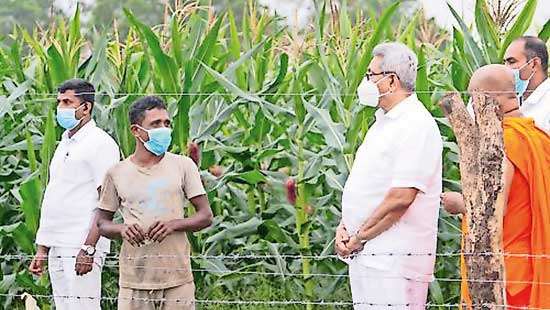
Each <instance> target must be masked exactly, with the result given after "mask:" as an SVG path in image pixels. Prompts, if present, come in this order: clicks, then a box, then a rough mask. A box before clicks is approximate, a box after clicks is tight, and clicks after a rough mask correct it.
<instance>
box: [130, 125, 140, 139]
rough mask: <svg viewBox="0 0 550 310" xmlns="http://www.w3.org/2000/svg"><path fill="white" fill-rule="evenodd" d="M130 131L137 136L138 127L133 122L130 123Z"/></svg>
mask: <svg viewBox="0 0 550 310" xmlns="http://www.w3.org/2000/svg"><path fill="white" fill-rule="evenodd" d="M130 132H131V133H132V135H133V136H134V137H139V128H138V126H136V125H135V124H130Z"/></svg>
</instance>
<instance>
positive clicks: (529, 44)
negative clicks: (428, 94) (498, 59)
mask: <svg viewBox="0 0 550 310" xmlns="http://www.w3.org/2000/svg"><path fill="white" fill-rule="evenodd" d="M504 64H505V65H506V66H508V67H509V68H510V69H512V70H513V71H514V75H515V83H516V93H517V94H518V96H519V98H520V108H519V110H520V112H521V114H523V116H525V117H531V118H533V119H534V120H535V124H536V125H537V126H538V127H539V128H541V129H543V130H545V131H546V132H548V133H550V79H548V49H547V47H546V43H545V42H544V41H542V40H541V39H539V38H537V37H531V36H525V37H520V38H518V39H516V40H514V41H513V42H512V43H511V44H510V46H508V48H507V49H506V52H505V54H504ZM468 112H470V115H472V116H473V115H474V109H473V107H472V105H471V104H468Z"/></svg>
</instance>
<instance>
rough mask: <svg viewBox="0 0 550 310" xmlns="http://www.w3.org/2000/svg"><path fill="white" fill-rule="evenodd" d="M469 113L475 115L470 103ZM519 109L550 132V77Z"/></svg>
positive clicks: (538, 125)
mask: <svg viewBox="0 0 550 310" xmlns="http://www.w3.org/2000/svg"><path fill="white" fill-rule="evenodd" d="M467 110H468V113H470V115H471V116H472V117H474V115H475V114H474V107H473V105H472V104H471V102H470V103H468V106H467ZM519 111H520V112H521V114H523V116H525V117H531V118H533V119H534V120H535V124H536V125H537V127H539V128H541V129H543V130H545V131H546V132H548V133H550V79H548V78H547V79H546V80H545V81H544V82H542V83H541V84H540V85H539V86H538V87H537V88H535V90H534V91H533V92H532V93H531V96H529V97H528V98H527V99H525V100H524V101H523V102H522V104H521V105H520V107H519Z"/></svg>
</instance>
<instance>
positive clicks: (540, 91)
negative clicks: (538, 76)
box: [520, 78, 550, 133]
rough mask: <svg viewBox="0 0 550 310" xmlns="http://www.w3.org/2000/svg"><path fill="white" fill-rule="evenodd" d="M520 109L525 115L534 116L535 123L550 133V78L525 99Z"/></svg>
mask: <svg viewBox="0 0 550 310" xmlns="http://www.w3.org/2000/svg"><path fill="white" fill-rule="evenodd" d="M520 111H521V113H522V114H523V115H524V116H527V117H532V118H533V119H534V120H535V124H536V125H537V126H538V127H540V128H542V129H544V130H545V131H546V132H548V133H550V79H548V78H547V79H546V80H545V81H544V82H542V84H540V85H539V86H538V87H537V88H535V91H533V92H532V93H531V95H530V96H529V97H528V98H527V99H525V101H523V103H522V104H521V107H520Z"/></svg>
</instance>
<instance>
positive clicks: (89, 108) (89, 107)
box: [82, 101, 92, 114]
mask: <svg viewBox="0 0 550 310" xmlns="http://www.w3.org/2000/svg"><path fill="white" fill-rule="evenodd" d="M82 105H84V107H82V112H87V114H92V104H91V103H90V102H88V101H84V102H83V103H82Z"/></svg>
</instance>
